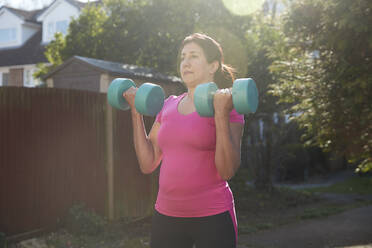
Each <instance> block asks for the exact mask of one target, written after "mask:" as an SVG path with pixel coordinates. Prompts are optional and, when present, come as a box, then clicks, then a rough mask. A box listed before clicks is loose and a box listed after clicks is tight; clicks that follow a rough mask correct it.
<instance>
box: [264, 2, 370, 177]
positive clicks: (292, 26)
mask: <svg viewBox="0 0 372 248" xmlns="http://www.w3.org/2000/svg"><path fill="white" fill-rule="evenodd" d="M371 11H372V2H371V1H369V0H357V1H348V0H329V1H322V0H299V1H297V2H295V3H293V5H292V6H291V8H290V11H289V12H288V14H287V15H285V16H284V18H283V26H282V34H281V35H282V37H283V39H278V42H277V43H276V45H275V46H273V47H272V49H271V56H272V57H273V58H274V60H275V62H274V63H273V64H272V67H271V69H272V71H273V73H274V74H275V76H276V77H277V78H278V80H279V82H278V83H275V84H272V93H273V94H274V95H275V96H278V97H280V102H284V103H289V104H291V108H290V109H289V113H292V114H293V119H294V120H296V121H298V123H299V124H300V126H301V127H302V128H304V129H305V131H306V136H305V137H304V139H305V141H306V143H307V144H308V145H319V146H320V147H322V148H323V149H324V150H326V151H336V152H338V153H339V154H340V155H342V156H345V157H346V158H347V159H348V161H349V162H351V163H359V165H360V167H359V168H360V169H361V170H363V171H367V170H370V169H372V111H371V106H372V74H371V71H372V43H371V40H372V30H371V25H370V23H371V22H372V15H371Z"/></svg>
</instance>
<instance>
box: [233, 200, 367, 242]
mask: <svg viewBox="0 0 372 248" xmlns="http://www.w3.org/2000/svg"><path fill="white" fill-rule="evenodd" d="M239 241H240V242H239V243H241V244H242V246H239V247H240V248H243V247H249V248H262V247H265V248H274V247H275V248H291V247H296V248H310V247H311V248H331V247H346V246H354V245H359V247H372V206H371V205H370V206H367V207H362V208H356V209H352V210H349V211H346V212H343V213H341V214H337V215H333V216H330V217H327V218H323V219H313V220H307V221H302V222H300V223H295V224H291V225H288V226H283V227H278V228H276V229H272V230H268V231H263V232H260V233H256V234H250V235H240V236H239ZM362 245H364V246H362ZM367 245H368V246H367Z"/></svg>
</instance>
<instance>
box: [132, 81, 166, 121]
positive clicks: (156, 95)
mask: <svg viewBox="0 0 372 248" xmlns="http://www.w3.org/2000/svg"><path fill="white" fill-rule="evenodd" d="M164 98H165V94H164V91H163V89H162V88H161V87H160V86H159V85H156V84H152V83H144V84H143V85H141V87H139V88H138V90H137V93H136V98H135V100H134V105H135V107H136V109H137V111H138V112H139V113H141V114H143V115H148V116H155V115H156V114H157V113H159V112H160V110H161V109H162V108H163V104H164Z"/></svg>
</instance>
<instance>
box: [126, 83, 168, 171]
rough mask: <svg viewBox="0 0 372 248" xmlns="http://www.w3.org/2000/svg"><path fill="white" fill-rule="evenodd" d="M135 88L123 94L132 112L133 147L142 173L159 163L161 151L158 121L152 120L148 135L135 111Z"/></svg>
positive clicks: (140, 116)
mask: <svg viewBox="0 0 372 248" xmlns="http://www.w3.org/2000/svg"><path fill="white" fill-rule="evenodd" d="M136 92H137V88H134V87H132V88H130V89H128V90H127V91H126V92H124V94H123V96H124V97H125V99H126V100H127V102H128V104H129V106H130V108H131V114H132V126H133V140H134V148H135V151H136V154H137V159H138V162H139V165H140V169H141V171H142V172H143V173H145V174H148V173H151V172H153V171H154V170H155V169H156V168H157V167H158V166H159V164H160V161H161V159H162V153H161V150H160V148H159V146H158V131H159V128H160V123H159V122H156V121H155V122H154V124H153V126H152V128H151V131H150V133H149V135H147V133H146V129H145V125H144V122H143V116H142V115H141V114H140V113H138V112H137V110H136V108H135V106H134V99H135V95H136Z"/></svg>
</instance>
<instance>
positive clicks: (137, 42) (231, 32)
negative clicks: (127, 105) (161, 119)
mask: <svg viewBox="0 0 372 248" xmlns="http://www.w3.org/2000/svg"><path fill="white" fill-rule="evenodd" d="M248 22H249V18H247V17H238V16H233V15H232V14H231V13H230V12H229V11H228V10H227V9H226V8H225V7H224V6H223V4H222V1H220V0H218V1H216V0H204V1H202V0H190V1H183V0H141V1H130V0H105V1H103V4H102V5H88V7H85V8H84V9H83V11H82V13H81V15H80V16H79V17H78V18H77V19H74V20H72V22H71V23H70V26H69V30H68V34H67V35H66V37H65V38H64V39H65V44H64V45H62V44H61V45H60V46H58V45H56V44H52V43H51V44H50V45H48V46H47V49H46V56H47V57H50V55H51V54H55V55H58V56H59V57H60V58H61V60H62V61H65V60H66V59H68V58H69V57H71V56H74V55H80V56H86V57H92V58H98V59H105V60H110V61H115V62H122V63H127V64H136V65H139V66H147V67H152V68H154V69H157V70H159V71H162V72H164V73H170V74H177V68H176V57H177V52H178V48H179V45H180V43H181V41H182V40H183V38H184V37H185V36H186V35H189V34H191V33H193V32H195V31H201V32H205V33H208V34H210V35H211V36H213V37H216V39H219V38H220V40H221V43H222V45H223V47H224V48H225V50H227V51H228V52H227V53H226V54H229V56H228V58H227V60H228V62H229V61H232V64H233V65H234V66H236V67H239V69H244V68H245V66H244V65H243V66H242V65H241V64H242V61H243V64H244V61H245V60H244V59H245V56H244V53H242V52H241V49H243V50H244V49H245V43H244V32H243V30H245V28H246V26H247V24H248ZM242 34H243V35H242ZM58 44H60V43H58ZM230 54H234V55H230ZM49 62H50V63H51V64H52V65H53V67H55V65H56V64H57V63H59V62H60V61H56V60H49ZM46 71H48V70H47V69H45V68H44V71H43V72H42V73H40V76H41V75H42V74H43V73H44V74H45V72H46Z"/></svg>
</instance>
